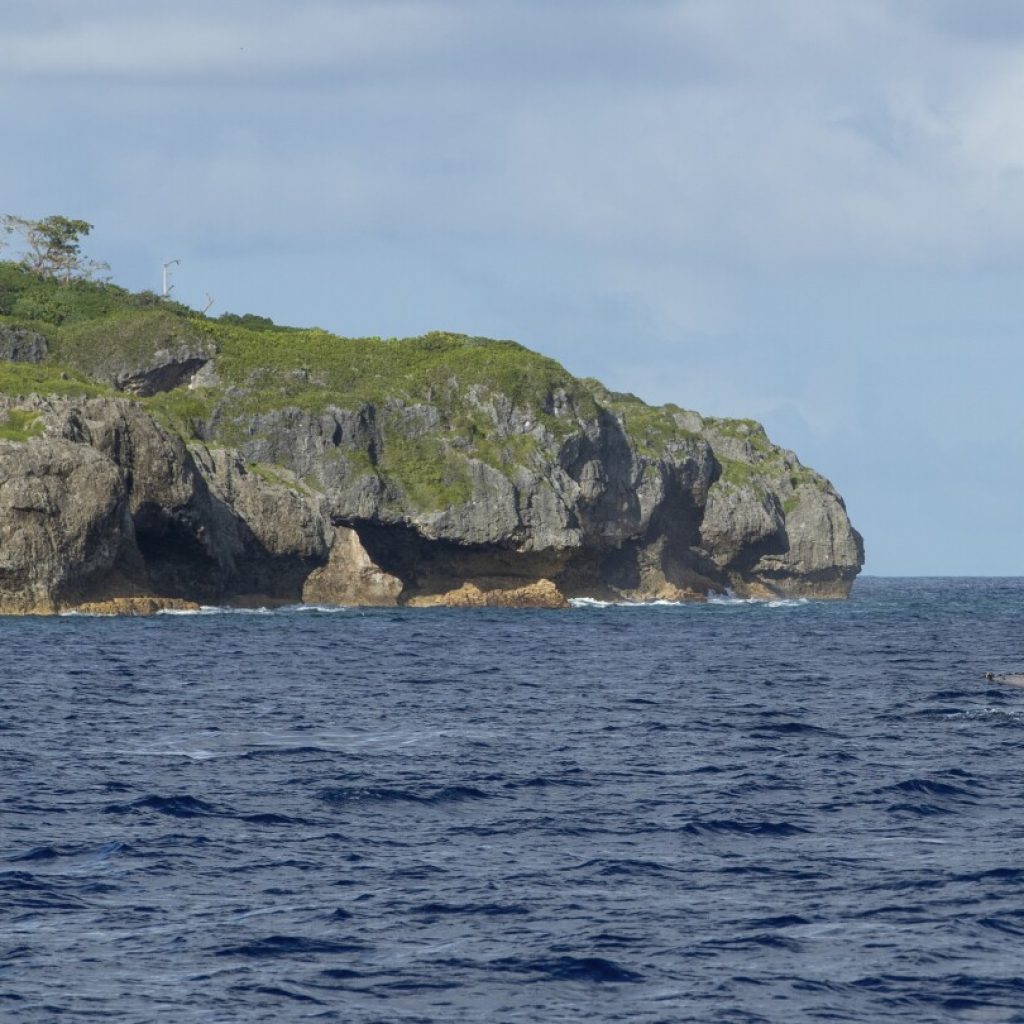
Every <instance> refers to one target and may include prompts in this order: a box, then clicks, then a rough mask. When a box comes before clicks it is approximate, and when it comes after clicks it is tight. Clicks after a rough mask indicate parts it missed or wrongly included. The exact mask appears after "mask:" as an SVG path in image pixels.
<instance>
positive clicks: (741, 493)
mask: <svg viewBox="0 0 1024 1024" xmlns="http://www.w3.org/2000/svg"><path fill="white" fill-rule="evenodd" d="M97 287H99V286H97ZM61 298H62V301H64V302H65V305H66V302H67V297H66V296H64V295H62V296H61ZM88 298H89V301H90V302H91V303H92V304H93V305H96V304H97V303H98V302H99V298H97V297H96V295H93V294H92V293H90V294H89V296H88ZM100 298H102V299H103V301H104V302H108V300H109V302H108V305H109V303H114V306H113V307H111V308H112V309H113V310H114V311H113V312H111V309H108V308H106V307H104V309H103V316H101V317H99V318H96V319H94V320H89V319H88V318H85V319H83V320H82V321H81V322H79V323H76V324H75V325H74V326H73V327H72V328H69V329H61V330H60V331H53V330H49V329H47V328H46V326H45V325H41V324H37V323H32V324H2V323H0V327H2V333H0V367H4V366H6V367H8V369H7V370H4V371H3V372H4V374H6V376H4V377H2V378H0V379H3V380H4V381H6V383H5V384H4V386H3V388H0V610H3V611H32V610H36V611H54V610H59V609H61V608H66V607H71V606H75V605H87V606H89V607H95V608H99V607H106V608H114V609H117V608H120V609H121V610H124V611H131V610H134V611H145V610H147V609H148V610H154V609H157V608H159V607H163V606H165V605H168V603H169V604H170V605H172V606H173V604H174V603H175V602H179V603H180V602H200V603H210V602H228V603H239V604H256V603H297V602H306V603H315V604H364V605H384V606H387V605H394V604H409V605H431V604H434V605H436V604H441V605H455V606H507V605H516V606H527V607H563V606H565V604H566V603H567V601H569V600H570V599H572V598H576V597H592V598H599V599H602V600H628V601H646V600H673V601H677V600H700V599H703V598H705V597H706V596H707V595H709V594H714V593H724V592H726V591H729V590H731V591H733V592H735V593H737V594H740V595H744V596H753V597H774V596H808V597H830V598H832V597H843V596H845V595H846V594H847V593H848V591H849V588H850V585H851V583H852V581H853V579H854V578H855V577H856V575H857V573H858V572H859V570H860V567H861V564H862V562H863V546H862V542H861V539H860V536H859V535H858V534H857V532H856V531H855V530H854V529H853V527H852V526H851V524H850V521H849V518H848V516H847V514H846V510H845V507H844V505H843V501H842V499H841V498H840V497H839V495H838V494H837V493H836V491H835V490H834V489H833V487H832V486H831V484H830V483H829V482H828V481H827V480H825V479H824V478H823V477H821V476H819V475H818V474H817V473H815V472H814V471H812V470H810V469H808V468H807V467H805V466H803V465H802V464H801V463H800V461H799V459H798V458H797V457H796V456H795V455H794V454H793V453H792V452H788V451H785V450H784V449H781V448H779V447H777V446H775V445H773V444H772V443H771V442H770V441H769V440H768V438H767V436H766V435H765V433H764V431H763V429H762V428H761V427H760V425H759V424H757V423H754V422H753V421H749V420H722V419H712V418H706V417H703V416H701V415H699V414H698V413H695V412H691V411H687V410H684V409H680V408H678V407H676V406H664V407H651V406H648V405H646V404H645V403H644V402H642V401H640V400H639V399H637V398H635V397H634V396H632V395H626V394H619V393H615V392H610V391H608V390H607V389H605V388H604V387H602V385H600V384H599V383H598V382H596V381H590V380H578V379H576V378H573V377H572V376H571V375H569V374H568V373H567V372H566V371H565V370H564V369H563V368H562V367H560V366H559V365H558V364H557V363H554V362H553V361H551V360H548V359H545V358H544V357H542V356H538V355H536V354H535V353H532V352H529V351H528V350H526V349H523V348H522V347H521V346H518V345H515V344H514V343H511V342H493V341H487V340H485V339H476V338H465V337H462V336H458V335H442V334H438V335H427V336H426V337H424V338H420V339H407V340H405V341H390V342H384V341H379V340H376V339H355V340H353V339H341V338H335V337H333V336H331V335H328V334H326V333H325V332H320V331H304V332H296V331H288V330H286V329H277V328H274V327H273V325H269V326H268V324H269V322H266V321H261V320H259V318H255V319H256V320H257V321H258V322H257V323H255V324H253V325H248V326H247V325H246V323H245V320H244V318H235V320H234V321H232V322H231V323H230V324H228V325H227V326H222V325H220V324H219V323H217V322H214V321H208V320H205V319H204V318H202V317H199V316H198V315H195V314H189V313H188V312H187V311H185V312H179V313H175V312H173V311H172V310H170V309H168V308H164V307H159V308H155V309H141V310H140V309H138V308H136V306H135V305H131V306H130V307H129V308H127V309H126V310H124V311H123V313H121V314H119V313H117V307H116V303H117V302H126V301H127V300H123V299H122V298H120V296H119V295H115V296H114V298H113V299H111V298H110V296H109V295H108V294H106V293H103V294H102V295H100ZM93 305H90V306H89V307H88V308H89V309H90V310H91V309H92V308H93ZM47 332H48V333H47ZM5 360H6V361H5ZM118 602H122V604H120V605H119V604H118Z"/></svg>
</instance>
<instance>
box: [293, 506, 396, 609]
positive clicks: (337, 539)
mask: <svg viewBox="0 0 1024 1024" xmlns="http://www.w3.org/2000/svg"><path fill="white" fill-rule="evenodd" d="M402 586H403V584H402V581H401V580H400V579H398V577H396V576H392V575H391V574H390V573H386V572H384V570H383V569H381V567H380V566H379V565H377V564H376V563H375V562H374V561H373V559H372V558H370V556H369V554H367V551H366V549H365V548H364V547H363V545H362V543H361V542H360V540H359V534H358V533H356V531H355V530H351V529H349V528H348V527H347V526H337V527H335V529H334V541H333V543H332V544H331V552H330V556H329V557H328V560H327V564H326V565H324V566H322V567H321V568H319V569H314V570H313V572H311V573H310V574H309V576H308V578H307V579H306V583H305V586H304V587H303V588H302V600H303V602H304V603H305V604H331V605H376V606H381V607H389V606H392V605H396V604H398V597H399V595H400V594H401V593H402Z"/></svg>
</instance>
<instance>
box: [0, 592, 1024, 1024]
mask: <svg viewBox="0 0 1024 1024" xmlns="http://www.w3.org/2000/svg"><path fill="white" fill-rule="evenodd" d="M0 645H2V655H3V660H2V673H3V679H4V682H3V686H2V688H0V1019H2V1020H3V1021H5V1022H11V1024H28V1022H50V1021H55V1020H61V1019H63V1020H68V1021H76V1022H77V1021H89V1020H102V1021H104V1022H139V1024H143V1022H145V1024H149V1022H154V1021H173V1022H174V1024H199V1022H202V1024H216V1022H225V1024H227V1022H245V1024H254V1022H263V1021H266V1022H274V1024H278V1022H291V1021H344V1022H382V1024H383V1022H387V1024H396V1022H435V1021H473V1022H477V1021H480V1022H506V1021H507V1022H519V1021H530V1022H542V1024H555V1022H561V1021H589V1022H605V1021H629V1022H651V1024H654V1022H677V1021H700V1022H719V1021H720V1022H727V1024H740V1022H751V1024H752V1022H792V1021H830V1022H836V1021H851V1022H853V1021H856V1022H858V1024H861V1022H866V1021H868V1022H880V1021H901V1022H906V1021H914V1022H930V1021H986V1022H993V1021H999V1022H1003V1021H1024V957H1022V953H1024V768H1022V764H1024V756H1022V755H1024V690H1021V689H1014V688H1010V687H1003V686H999V685H995V684H992V683H988V682H986V681H985V680H984V679H983V678H982V673H983V672H985V671H995V672H1000V671H1003V672H1011V671H1022V670H1024V580H1020V579H976V580H967V579H901V580H895V579H878V578H865V579H862V580H860V581H858V582H857V584H856V586H855V588H854V593H853V597H852V598H851V600H850V601H848V602H841V603H827V602H821V603H818V602H803V601H779V602H772V603H770V604H764V603H745V602H741V601H722V602H717V603H709V604H707V605H688V606H674V605H656V606H644V607H623V606H618V607H605V606H600V605H595V604H590V605H587V606H583V607H577V608H574V609H572V610H570V611H563V612H551V611H545V612H541V611H515V610H486V609H480V610H415V611H414V610H402V609H381V610H355V609H349V610H315V609H314V610H299V609H285V610H279V611H274V612H263V613H260V612H226V611H225V612H218V611H216V610H208V611H207V612H205V613H198V614H190V615H159V616H155V617H152V618H148V619H105V618H94V617H85V616H69V617H62V618H54V619H29V618H24V619H0Z"/></svg>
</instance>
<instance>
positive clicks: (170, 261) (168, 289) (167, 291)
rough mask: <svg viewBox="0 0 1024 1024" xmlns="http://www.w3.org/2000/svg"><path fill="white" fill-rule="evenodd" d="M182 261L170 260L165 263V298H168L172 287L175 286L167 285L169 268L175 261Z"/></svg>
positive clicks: (177, 261)
mask: <svg viewBox="0 0 1024 1024" xmlns="http://www.w3.org/2000/svg"><path fill="white" fill-rule="evenodd" d="M180 262H181V260H168V261H167V262H166V263H165V264H164V292H163V295H164V298H165V299H166V298H167V296H168V295H170V294H171V288H173V287H174V285H173V284H172V285H171V288H168V287H167V268H168V267H172V266H174V264H175V263H180Z"/></svg>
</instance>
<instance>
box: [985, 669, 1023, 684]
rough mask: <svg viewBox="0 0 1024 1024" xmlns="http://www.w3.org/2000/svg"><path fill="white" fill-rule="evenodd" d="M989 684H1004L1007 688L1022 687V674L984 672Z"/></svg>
mask: <svg viewBox="0 0 1024 1024" xmlns="http://www.w3.org/2000/svg"><path fill="white" fill-rule="evenodd" d="M985 678H986V679H987V680H988V681H989V682H990V683H1005V684H1006V685H1007V686H1024V672H1009V673H1003V672H986V673H985Z"/></svg>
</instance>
